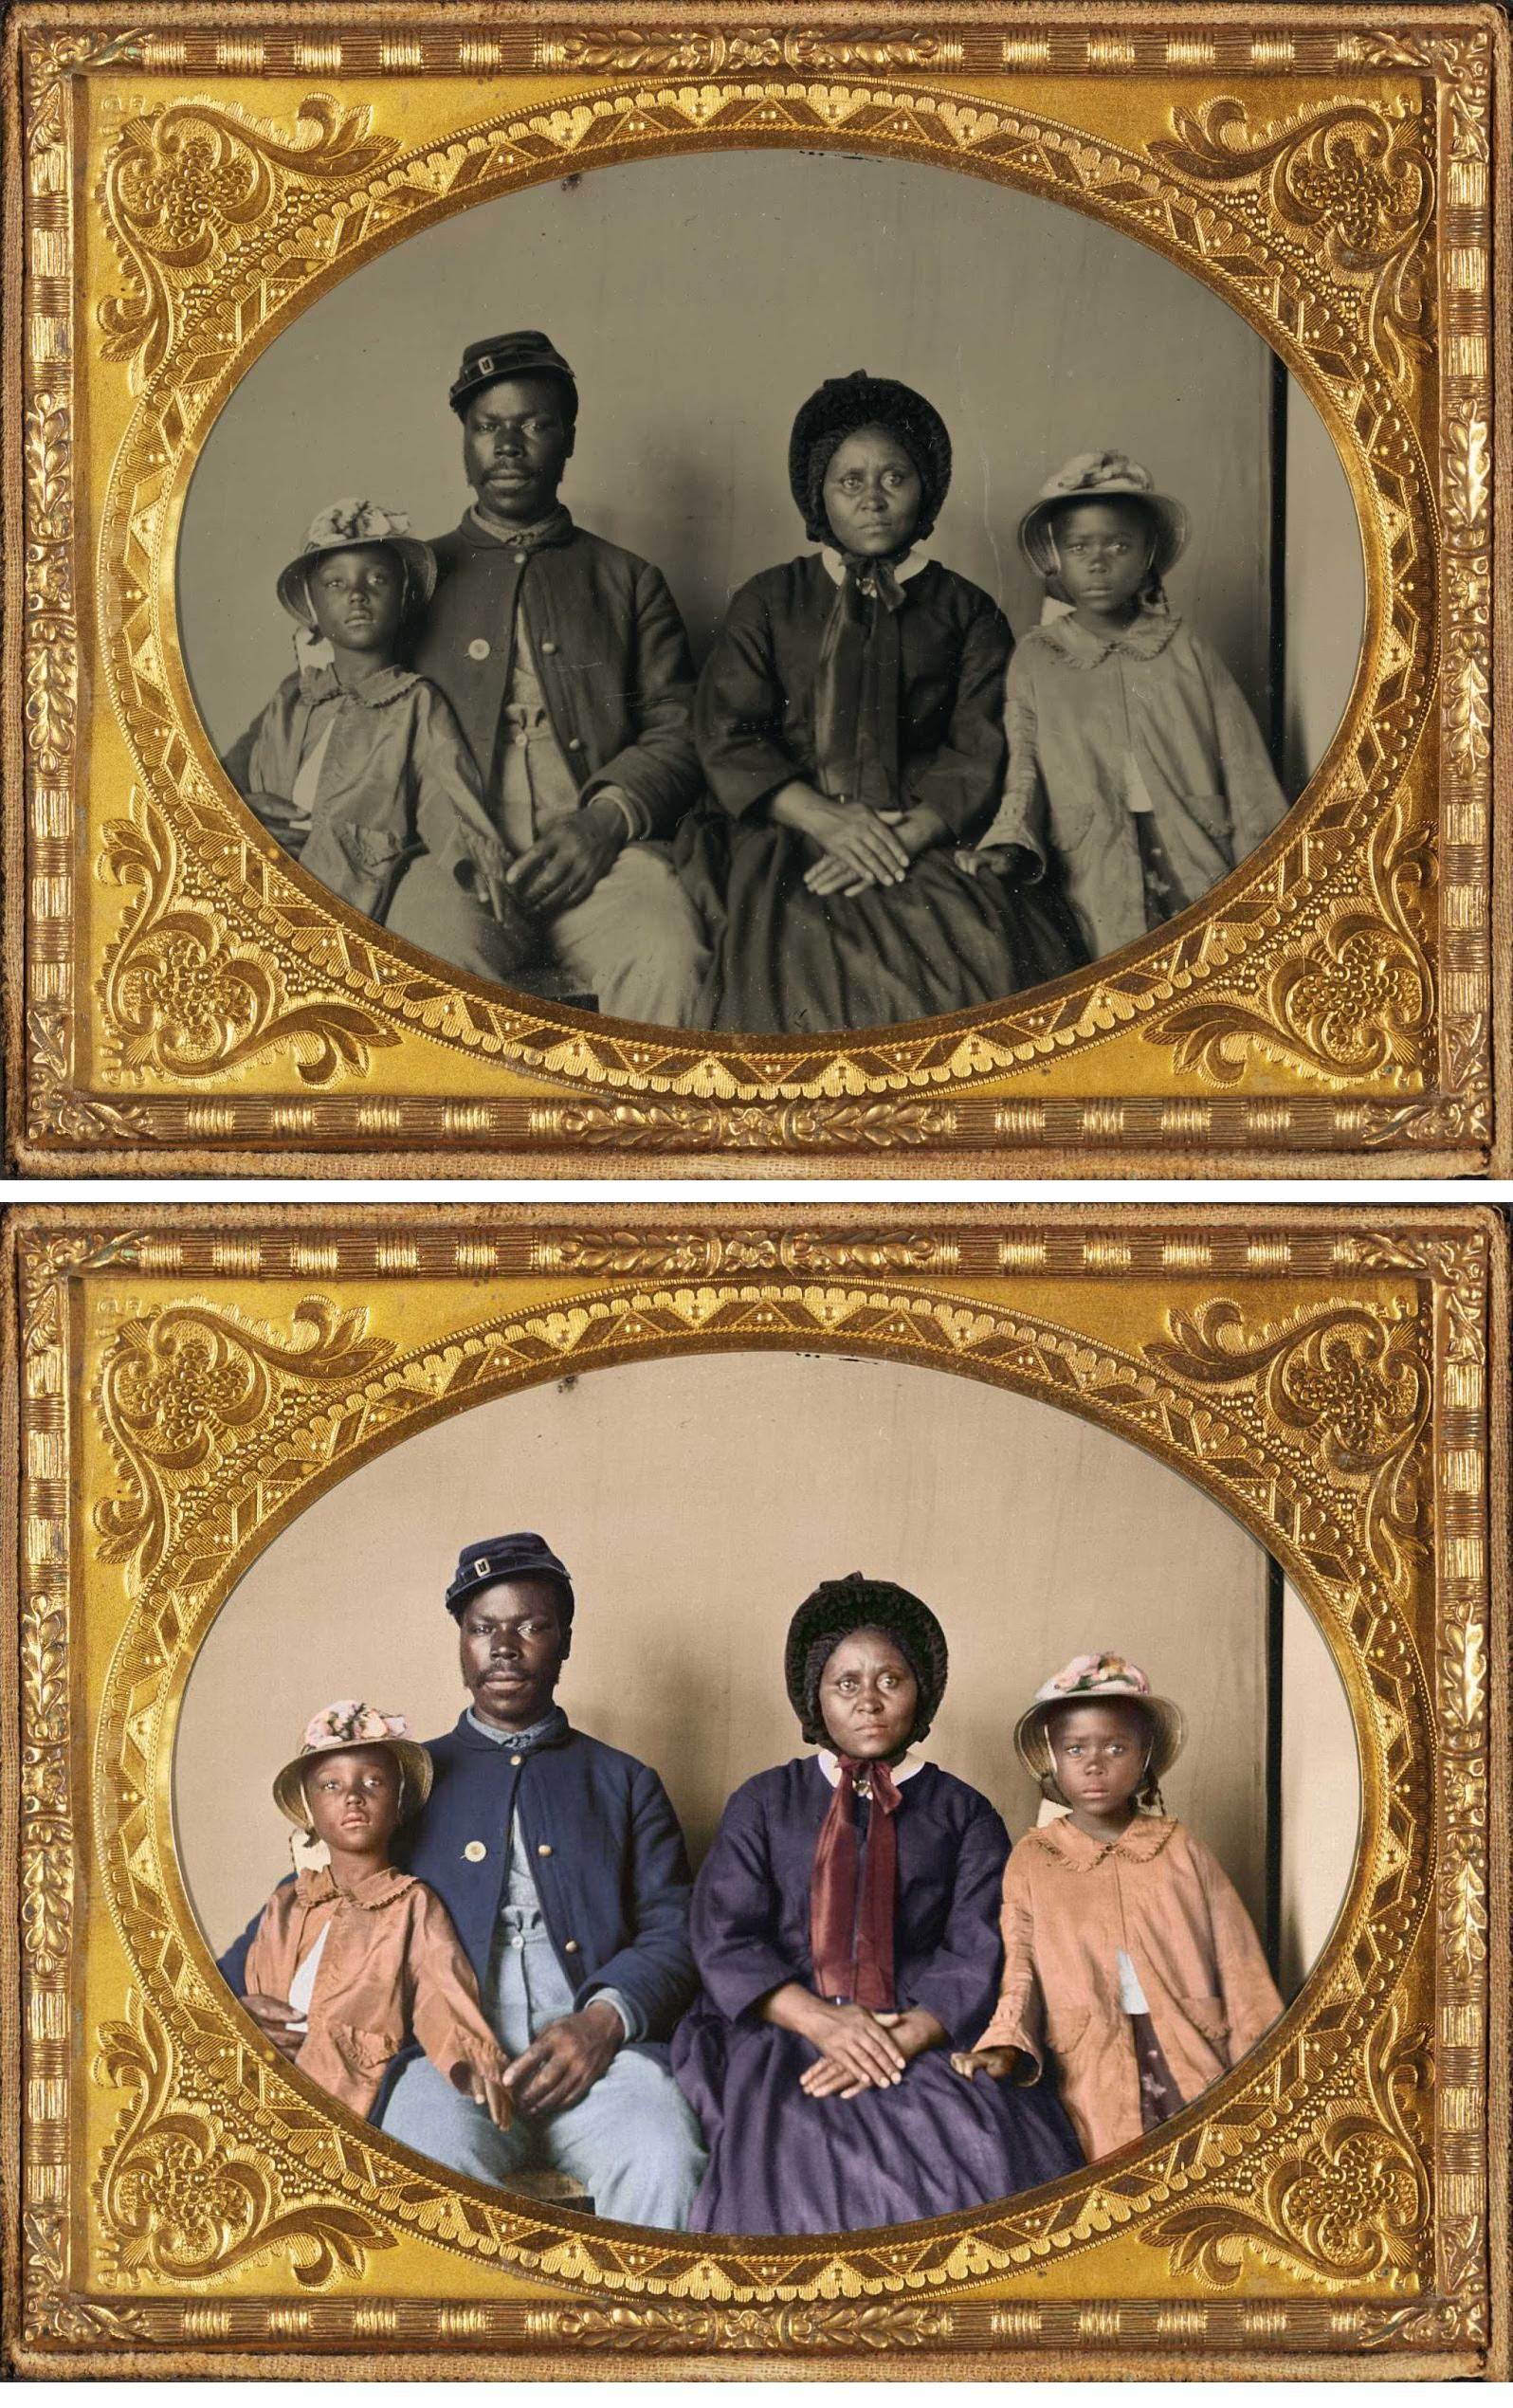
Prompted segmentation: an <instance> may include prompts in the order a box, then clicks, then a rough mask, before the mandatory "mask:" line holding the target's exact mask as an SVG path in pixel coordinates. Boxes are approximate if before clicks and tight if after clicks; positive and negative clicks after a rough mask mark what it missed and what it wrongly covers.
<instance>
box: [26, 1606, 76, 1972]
mask: <svg viewBox="0 0 1513 2408" xmlns="http://www.w3.org/2000/svg"><path fill="white" fill-rule="evenodd" d="M21 1704H22V1743H21V1806H22V1813H23V1815H24V1816H25V1818H26V1825H25V1828H26V1836H27V1847H26V1851H25V1853H24V1856H23V1859H22V1868H21V1945H22V1948H23V1949H24V1951H25V1953H26V1957H27V1964H28V1966H29V1968H30V1971H31V1973H32V1974H33V1976H34V1977H35V1978H36V1979H39V1980H43V1981H53V1980H56V1979H58V1978H59V1976H60V1975H61V1974H62V1973H63V1972H64V1968H65V1965H66V1962H67V1956H68V1940H69V1934H70V1931H71V1929H72V1924H73V1900H74V1860H73V1841H72V1835H71V1832H70V1828H69V1820H68V1784H67V1765H66V1760H65V1756H64V1748H65V1744H66V1741H67V1737H68V1626H67V1621H66V1618H65V1616H64V1613H63V1611H62V1609H61V1607H59V1606H56V1605H53V1604H51V1603H49V1601H48V1600H47V1599H46V1596H44V1597H43V1598H41V1599H39V1600H38V1601H36V1602H35V1603H34V1604H33V1606H32V1608H31V1610H30V1611H29V1612H28V1613H27V1614H26V1616H25V1618H24V1620H23V1623H22V1631H21Z"/></svg>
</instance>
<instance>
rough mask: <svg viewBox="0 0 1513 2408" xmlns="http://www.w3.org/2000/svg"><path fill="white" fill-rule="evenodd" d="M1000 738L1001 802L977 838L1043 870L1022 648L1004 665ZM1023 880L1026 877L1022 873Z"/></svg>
mask: <svg viewBox="0 0 1513 2408" xmlns="http://www.w3.org/2000/svg"><path fill="white" fill-rule="evenodd" d="M1004 732H1005V735H1006V736H1007V738H1008V742H1009V769H1008V775H1006V777H1005V779H1004V788H1003V798H1002V800H1001V801H1000V803H999V805H998V809H997V811H996V812H995V813H994V815H993V823H992V826H991V827H990V828H988V830H986V832H985V833H984V834H983V835H981V836H979V837H978V839H977V843H978V845H979V847H982V846H989V845H1022V846H1023V847H1024V848H1025V850H1026V851H1027V852H1031V853H1033V854H1034V856H1035V858H1036V860H1037V861H1038V862H1039V864H1040V867H1041V868H1042V870H1044V868H1045V867H1046V863H1047V861H1048V859H1049V853H1050V846H1049V838H1048V833H1047V811H1046V789H1045V784H1044V781H1043V780H1042V777H1041V775H1040V753H1039V746H1038V743H1037V740H1036V727H1035V672H1034V655H1033V651H1032V649H1027V648H1024V647H1021V648H1019V649H1018V650H1017V651H1016V652H1015V653H1014V655H1013V657H1012V660H1011V661H1010V663H1009V677H1008V683H1007V685H1006V687H1005V693H1004ZM1027 874H1028V873H1027Z"/></svg>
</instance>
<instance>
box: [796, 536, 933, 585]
mask: <svg viewBox="0 0 1513 2408" xmlns="http://www.w3.org/2000/svg"><path fill="white" fill-rule="evenodd" d="M820 558H821V559H822V560H823V561H824V563H825V574H826V575H827V576H828V577H829V580H830V583H831V584H832V585H844V584H845V583H846V563H845V561H844V560H843V559H842V558H841V556H840V554H839V553H838V552H836V551H833V550H832V549H831V547H830V546H829V544H828V543H822V544H821V545H820ZM929 565H930V555H929V553H928V552H906V553H905V554H904V556H903V558H902V560H900V561H898V562H897V563H896V564H895V566H894V571H893V574H894V575H895V576H896V577H897V579H898V581H899V583H900V585H907V584H908V582H909V579H910V577H917V576H918V575H919V574H920V572H921V569H927V568H928V567H929Z"/></svg>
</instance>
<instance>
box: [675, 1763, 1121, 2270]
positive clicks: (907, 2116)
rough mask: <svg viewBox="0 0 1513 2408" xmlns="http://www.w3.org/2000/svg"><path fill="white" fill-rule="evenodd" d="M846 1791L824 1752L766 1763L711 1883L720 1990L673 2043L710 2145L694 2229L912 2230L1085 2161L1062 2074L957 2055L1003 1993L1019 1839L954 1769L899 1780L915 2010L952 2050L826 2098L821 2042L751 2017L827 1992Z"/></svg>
mask: <svg viewBox="0 0 1513 2408" xmlns="http://www.w3.org/2000/svg"><path fill="white" fill-rule="evenodd" d="M832 1795H833V1793H832V1791H831V1789H830V1785H829V1781H828V1780H827V1779H826V1778H825V1775H824V1772H823V1771H822V1769H821V1767H820V1764H819V1761H818V1760H817V1759H816V1758H814V1757H803V1758H799V1759H796V1760H794V1761H793V1763H789V1764H780V1765H777V1766H776V1767H775V1769H774V1770H773V1771H772V1772H768V1773H758V1774H757V1777H756V1779H754V1780H749V1781H747V1782H746V1783H745V1784H744V1786H743V1787H742V1788H740V1789H738V1791H737V1792H736V1795H735V1797H733V1798H732V1799H731V1800H730V1803H729V1805H728V1806H727V1807H726V1809H725V1813H724V1818H723V1820H722V1822H721V1823H720V1832H719V1834H718V1836H717V1838H716V1840H715V1844H714V1847H713V1848H712V1849H711V1851H710V1853H709V1855H708V1858H707V1859H706V1861H705V1863H704V1866H703V1868H702V1871H701V1872H700V1875H699V1878H698V1880H697V1882H696V1883H695V1884H694V1895H693V1915H692V1925H691V1931H692V1939H693V1948H694V1957H695V1960H696V1961H697V1963H698V1967H699V1972H700V1976H701V1979H702V1984H703V1987H702V1991H701V1994H700V1996H699V1998H697V1999H696V2000H695V2002H694V2004H693V2006H692V2007H691V2008H690V2009H689V2011H688V2013H687V2015H686V2016H684V2019H683V2022H682V2023H681V2024H680V2025H679V2027H678V2030H677V2032H676V2033H675V2034H674V2035H673V2043H672V2065H673V2071H674V2072H675V2073H676V2075H677V2077H678V2080H679V2083H680V2084H681V2085H682V2088H683V2089H684V2094H685V2096H686V2097H687V2099H688V2100H689V2103H690V2104H691V2106H692V2107H694V2109H695V2111H696V2113H697V2114H698V2116H699V2119H700V2121H701V2123H702V2125H703V2130H704V2139H705V2142H706V2143H707V2145H708V2148H709V2169H708V2172H707V2173H706V2174H705V2176H704V2179H703V2182H702V2185H701V2188H700V2191H699V2195H698V2198H696V2200H695V2202H694V2208H693V2215H692V2216H691V2218H690V2224H691V2228H692V2229H693V2230H694V2231H695V2232H702V2233H741V2234H756V2233H765V2234H784V2233H835V2232H855V2231H858V2230H861V2229H864V2228H866V2227H868V2226H872V2225H877V2224H905V2223H911V2222H913V2221H914V2220H915V2219H916V2218H919V2217H922V2216H949V2215H953V2214H956V2213H957V2212H958V2211H960V2210H962V2209H966V2208H972V2207H977V2206H980V2205H981V2204H982V2203H983V2202H984V2201H985V2200H988V2199H995V2198H1007V2197H1008V2196H1009V2195H1010V2194H1011V2193H1012V2192H1014V2191H1022V2190H1026V2189H1028V2188H1029V2187H1030V2185H1031V2184H1032V2183H1036V2182H1048V2181H1051V2180H1054V2179H1055V2177H1056V2176H1057V2175H1059V2174H1066V2173H1069V2172H1070V2171H1071V2170H1072V2168H1073V2167H1075V2166H1079V2165H1081V2164H1082V2162H1083V2156H1082V2151H1081V2150H1080V2148H1079V2147H1078V2145H1077V2142H1076V2139H1075V2137H1074V2135H1073V2133H1072V2129H1071V2126H1070V2125H1069V2124H1068V2123H1067V2121H1066V2116H1065V2114H1064V2113H1063V2111H1062V2108H1061V2105H1060V2103H1059V2101H1058V2100H1057V2098H1056V2096H1055V2094H1054V2092H1053V2090H1052V2089H1050V2087H1049V2085H1048V2083H1046V2082H1045V2081H1042V2082H1040V2083H1037V2084H1034V2085H1031V2086H1030V2087H1028V2088H1022V2087H1018V2086H1015V2085H1013V2084H1012V2083H1004V2082H990V2081H987V2080H979V2081H976V2082H968V2081H966V2080H964V2079H963V2077H962V2076H961V2075H960V2074H958V2073H953V2072H952V2071H951V2067H950V2063H949V2052H950V2050H951V2049H967V2048H970V2047H971V2046H972V2044H973V2042H974V2041H975V2039H976V2037H977V2035H978V2034H979V2033H980V2032H982V2031H983V2030H984V2029H985V2027H986V2025H987V2023H988V2021H989V2018H990V2017H991V2016H992V2014H993V2007H994V2005H995V2004H996V2002H997V1997H998V1976H999V1970H1000V1967H1001V1965H1002V1961H1003V1952H1002V1948H1001V1946H1000V1943H999V1938H998V1916H999V1907H1000V1903H1001V1891H1002V1884H1003V1868H1004V1864H1005V1862H1006V1860H1007V1858H1008V1853H1009V1835H1008V1833H1007V1832H1006V1831H1005V1830H1004V1827H1003V1824H1002V1823H1001V1822H1000V1821H999V1819H998V1816H997V1815H995V1814H994V1812H993V1808H992V1807H991V1806H990V1805H989V1803H988V1801H987V1799H986V1798H985V1797H980V1796H979V1795H978V1793H977V1792H976V1791H975V1789H969V1788H968V1786H967V1784H966V1783H965V1781H958V1780H957V1779H954V1778H953V1776H952V1775H951V1774H950V1773H945V1772H942V1771H941V1770H940V1769H939V1766H938V1765H934V1764H926V1765H924V1766H922V1767H921V1770H920V1771H919V1772H918V1773H915V1774H914V1775H913V1776H912V1777H911V1778H910V1779H906V1780H904V1781H902V1782H901V1783H900V1784H899V1798H900V1803H899V1809H898V1817H897V1824H898V1866H899V1888H898V1901H899V1903H898V1916H897V1922H896V1925H895V1934H894V1973H895V1981H896V1991H897V1999H898V2004H899V2006H900V2008H901V2009H902V2008H904V2007H915V2006H917V2007H925V2008H928V2010H929V2012H930V2013H931V2014H932V2015H933V2016H936V2017H938V2019H939V2022H940V2023H941V2024H942V2025H943V2026H944V2027H945V2030H946V2032H947V2034H949V2040H948V2044H947V2047H946V2048H943V2049H927V2050H925V2051H924V2052H922V2054H921V2055H919V2056H917V2057H914V2058H913V2059H911V2061H910V2063H909V2065H908V2067H907V2068H906V2070H905V2072H904V2075H903V2079H902V2082H901V2083H899V2084H898V2085H897V2086H896V2087H895V2088H893V2089H885V2090H884V2089H879V2090H864V2091H862V2092H861V2093H860V2095H859V2096H858V2097H856V2098H854V2099H841V2098H828V2099H811V2098H810V2097H808V2096H807V2095H806V2093H805V2092H804V2091H803V2090H801V2089H799V2087H798V2077H799V2075H800V2074H801V2073H802V2072H803V2071H804V2069H805V2067H806V2066H809V2065H812V2064H813V2063H814V2062H815V2058H816V2054H817V2052H816V2051H815V2050H814V2049H813V2048H812V2047H811V2044H810V2043H809V2042H808V2041H807V2040H803V2039H801V2038H800V2037H799V2036H798V2034H796V2033H792V2032H784V2031H782V2030H780V2029H779V2028H778V2026H777V2025H775V2024H770V2023H764V2022H762V2021H761V2020H760V2019H759V2018H758V2017H757V2015H756V2014H755V2013H754V2012H753V2010H754V2009H755V2007H756V2005H757V2001H758V2000H759V1999H761V1998H765V1997H766V1996H767V1995H768V1993H769V1992H770V1991H773V1990H775V1989H776V1988H777V1987H778V1985H779V1984H780V1983H782V1982H785V1981H798V1982H802V1983H803V1984H804V1986H805V1988H806V1989H807V1988H810V1987H811V1986H812V1966H811V1958H810V1946H809V1913H810V1874H811V1868H812V1865H813V1861H814V1847H815V1842H816V1841H817V1839H818V1838H819V1833H820V1827H821V1825H822V1824H823V1822H824V1820H825V1817H826V1815H827V1814H828V1813H829V1804H830V1798H831V1796H832Z"/></svg>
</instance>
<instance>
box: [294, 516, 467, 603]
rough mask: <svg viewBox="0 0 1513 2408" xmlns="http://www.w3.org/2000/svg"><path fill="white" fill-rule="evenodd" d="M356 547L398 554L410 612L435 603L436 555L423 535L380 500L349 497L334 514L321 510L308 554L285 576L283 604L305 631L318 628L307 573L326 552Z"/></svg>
mask: <svg viewBox="0 0 1513 2408" xmlns="http://www.w3.org/2000/svg"><path fill="white" fill-rule="evenodd" d="M355 543H382V544H384V545H386V546H387V548H388V549H389V550H390V551H391V552H393V553H397V555H398V556H399V558H400V559H401V560H403V562H404V564H405V576H406V580H407V584H408V588H409V593H408V600H409V602H410V606H411V608H414V607H416V606H419V607H421V608H424V606H425V605H426V604H427V603H428V601H429V600H430V597H431V595H432V594H433V593H435V591H436V555H435V553H434V552H433V551H432V550H431V548H430V545H429V544H428V543H422V541H421V539H420V538H419V536H416V535H411V534H410V520H409V517H408V515H407V514H406V512H404V511H403V510H385V509H384V508H383V507H382V505H381V504H380V503H378V502H359V501H355V500H353V499H350V498H349V499H348V500H346V501H343V502H333V503H332V504H331V507H330V509H329V510H322V511H321V512H320V513H319V516H318V517H317V518H314V519H312V520H311V521H310V528H309V532H308V534H307V535H306V537H305V539H304V549H303V551H302V552H301V553H300V554H299V556H298V557H297V558H295V559H293V560H291V561H290V562H289V565H288V567H287V568H286V569H284V570H283V571H281V573H280V576H279V600H280V601H281V602H282V603H283V607H284V609H285V610H286V611H288V613H289V616H290V618H291V619H298V620H299V622H300V624H301V627H313V626H314V625H315V615H314V613H313V611H311V608H310V595H309V593H308V591H307V589H306V586H305V575H306V572H307V571H308V570H309V569H311V568H313V567H314V565H315V563H316V561H317V560H319V558H320V557H321V556H322V554H323V553H327V552H350V551H351V549H352V547H353V545H354V544H355Z"/></svg>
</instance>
